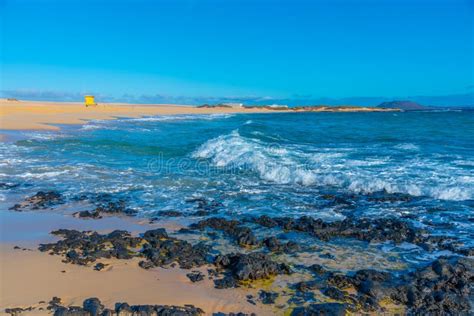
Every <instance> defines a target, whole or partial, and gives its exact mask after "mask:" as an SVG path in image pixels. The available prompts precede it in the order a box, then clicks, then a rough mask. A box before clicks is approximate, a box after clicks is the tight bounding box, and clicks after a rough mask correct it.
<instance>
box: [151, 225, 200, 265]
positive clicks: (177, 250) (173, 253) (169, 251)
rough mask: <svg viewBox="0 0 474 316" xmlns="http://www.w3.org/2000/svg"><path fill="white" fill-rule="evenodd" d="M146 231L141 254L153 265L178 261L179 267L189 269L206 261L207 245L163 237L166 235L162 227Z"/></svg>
mask: <svg viewBox="0 0 474 316" xmlns="http://www.w3.org/2000/svg"><path fill="white" fill-rule="evenodd" d="M151 232H152V233H153V234H151ZM147 233H149V234H147ZM147 233H145V235H144V239H145V240H147V241H148V244H145V245H144V246H143V251H142V254H143V256H144V257H145V258H146V259H148V261H149V262H152V263H153V264H154V265H155V266H159V267H161V266H166V265H169V264H171V263H173V262H178V263H179V266H180V267H181V268H183V269H190V268H193V267H199V266H202V265H204V264H206V263H207V254H208V252H209V247H208V246H205V245H204V244H197V245H195V246H193V245H191V244H190V243H189V242H187V241H184V240H180V239H176V238H170V237H164V236H165V235H166V232H165V231H164V229H157V230H154V231H148V232H147Z"/></svg>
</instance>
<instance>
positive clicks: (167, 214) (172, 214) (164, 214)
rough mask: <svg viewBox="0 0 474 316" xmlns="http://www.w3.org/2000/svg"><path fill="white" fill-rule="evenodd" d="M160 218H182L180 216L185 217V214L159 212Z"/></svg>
mask: <svg viewBox="0 0 474 316" xmlns="http://www.w3.org/2000/svg"><path fill="white" fill-rule="evenodd" d="M158 216H162V217H180V216H183V213H182V212H179V211H161V212H158Z"/></svg>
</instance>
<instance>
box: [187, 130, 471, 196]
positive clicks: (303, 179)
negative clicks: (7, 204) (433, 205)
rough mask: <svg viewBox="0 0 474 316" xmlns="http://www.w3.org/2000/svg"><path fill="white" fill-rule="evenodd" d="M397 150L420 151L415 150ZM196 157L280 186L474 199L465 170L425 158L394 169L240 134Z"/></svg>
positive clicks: (383, 159)
mask: <svg viewBox="0 0 474 316" xmlns="http://www.w3.org/2000/svg"><path fill="white" fill-rule="evenodd" d="M396 148H397V149H403V150H410V151H412V150H418V147H417V146H414V145H413V144H401V145H400V146H396ZM358 150H359V149H357V148H354V149H353V150H352V151H353V152H357V151H358ZM192 156H193V157H194V158H198V159H208V160H209V161H210V162H211V163H212V164H213V165H215V166H216V167H226V168H230V169H231V168H237V169H248V170H250V171H253V172H255V173H257V174H258V176H259V177H260V178H261V179H262V180H265V181H269V182H274V183H277V184H300V185H305V186H310V185H316V186H336V187H339V188H343V189H347V190H349V191H351V192H354V193H373V192H377V191H386V192H388V193H404V194H410V195H413V196H429V197H431V198H435V199H442V200H456V201H460V200H469V199H473V198H474V196H473V190H474V178H472V177H468V178H466V176H465V175H464V174H463V170H457V169H456V170H451V172H452V174H450V175H446V174H445V173H446V168H447V167H448V166H446V165H443V164H440V163H438V162H436V161H431V160H429V159H426V158H424V159H421V158H415V159H408V160H405V161H403V162H401V163H397V164H395V163H394V164H393V165H390V164H389V161H390V157H389V156H385V157H380V158H378V159H366V160H358V159H353V158H350V157H348V153H347V152H346V151H344V152H339V151H338V150H337V149H333V150H332V151H329V152H328V151H320V152H317V153H308V152H305V151H304V149H302V148H299V147H293V148H285V147H283V146H280V145H276V144H266V143H263V142H262V141H260V140H258V139H252V138H247V137H243V136H241V135H240V134H239V132H238V131H237V130H234V131H233V132H232V133H230V134H227V135H221V136H219V137H217V138H214V139H211V140H209V141H207V142H206V143H204V144H203V145H201V146H200V147H199V148H198V149H197V150H196V151H194V153H193V154H192ZM423 169H427V170H423ZM451 169H452V168H451ZM420 170H421V171H420ZM426 174H429V175H430V176H429V177H426Z"/></svg>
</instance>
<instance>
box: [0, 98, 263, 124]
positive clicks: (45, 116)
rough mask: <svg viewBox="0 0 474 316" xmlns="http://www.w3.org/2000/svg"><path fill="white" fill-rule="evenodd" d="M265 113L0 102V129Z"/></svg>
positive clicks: (167, 106) (185, 107)
mask: <svg viewBox="0 0 474 316" xmlns="http://www.w3.org/2000/svg"><path fill="white" fill-rule="evenodd" d="M265 112H272V111H271V110H268V109H255V108H254V109H244V108H197V107H194V106H188V105H174V104H147V105H140V104H119V103H100V104H99V105H97V106H89V107H86V106H84V103H81V102H77V103H72V102H39V101H38V102H35V101H7V100H6V99H1V100H0V129H5V130H58V129H59V128H58V127H57V126H54V125H55V124H84V123H85V122H86V121H89V120H111V119H114V118H117V117H128V118H136V117H142V116H152V115H179V114H214V113H265Z"/></svg>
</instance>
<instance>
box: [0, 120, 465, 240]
mask: <svg viewBox="0 0 474 316" xmlns="http://www.w3.org/2000/svg"><path fill="white" fill-rule="evenodd" d="M15 139H16V140H14V141H10V142H6V143H3V144H0V146H1V147H0V148H1V158H2V159H1V165H0V182H5V183H11V184H20V186H18V187H16V188H14V189H5V190H2V191H1V192H0V193H1V202H0V206H1V207H2V208H3V209H7V208H8V207H10V206H11V205H12V204H14V203H17V202H18V201H19V200H21V199H22V198H24V197H25V196H28V195H31V194H34V193H36V192H37V191H39V190H58V191H59V192H61V193H62V194H64V195H65V196H66V197H68V198H71V199H73V198H75V197H77V196H80V195H82V194H94V193H110V194H113V195H114V196H118V197H121V198H125V199H127V203H128V204H129V205H130V207H132V208H134V209H136V210H137V211H139V216H144V217H146V216H153V214H155V213H156V212H158V211H163V210H179V211H183V212H192V211H194V210H195V209H194V205H193V204H192V203H189V202H187V200H189V199H190V198H193V197H203V198H205V199H208V200H212V201H215V202H219V203H221V204H222V205H221V206H219V207H218V211H219V212H220V213H221V214H222V215H225V216H234V217H239V216H242V215H257V214H268V215H270V216H282V215H286V216H300V215H310V216H314V217H320V218H323V219H325V220H336V219H343V218H344V217H345V216H347V215H348V214H354V215H357V216H370V217H383V216H396V217H400V218H404V219H406V220H407V221H411V222H413V223H414V224H416V225H417V226H423V227H426V228H427V229H428V230H429V231H430V232H431V233H432V234H442V235H455V236H458V237H460V238H461V239H462V240H464V241H465V242H467V243H468V244H471V245H472V243H473V242H472V240H473V236H474V112H466V111H464V112H463V111H460V112H454V111H451V112H449V111H448V112H401V113H288V114H285V113H275V114H240V115H227V114H225V115H194V116H193V115H183V116H168V117H149V118H142V119H118V120H114V121H92V122H89V123H87V124H85V125H84V126H79V127H71V126H69V127H68V126H65V127H63V129H62V130H61V131H60V132H43V131H42V132H22V133H21V134H20V135H16V136H15ZM334 197H335V198H334Z"/></svg>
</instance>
